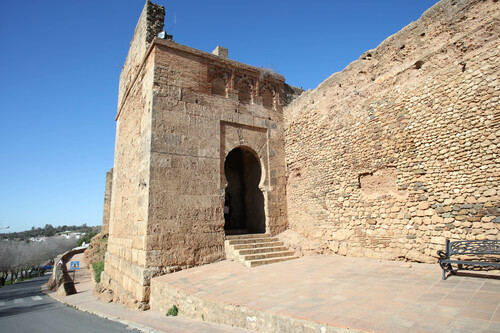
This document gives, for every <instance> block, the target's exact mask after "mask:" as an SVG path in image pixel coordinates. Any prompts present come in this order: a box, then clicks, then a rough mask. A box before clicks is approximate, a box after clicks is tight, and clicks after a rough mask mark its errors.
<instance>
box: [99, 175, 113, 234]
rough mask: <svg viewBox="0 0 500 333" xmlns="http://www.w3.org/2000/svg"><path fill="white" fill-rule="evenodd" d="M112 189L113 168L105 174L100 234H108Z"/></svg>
mask: <svg viewBox="0 0 500 333" xmlns="http://www.w3.org/2000/svg"><path fill="white" fill-rule="evenodd" d="M112 188H113V168H111V170H109V171H108V172H106V184H105V187H104V205H103V210H102V227H101V234H103V235H106V234H108V233H109V217H110V216H109V215H110V211H111V191H112Z"/></svg>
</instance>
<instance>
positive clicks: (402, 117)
mask: <svg viewBox="0 0 500 333" xmlns="http://www.w3.org/2000/svg"><path fill="white" fill-rule="evenodd" d="M498 6H499V4H498V3H497V2H495V1H460V2H457V1H451V0H444V1H441V2H439V3H437V4H436V5H435V6H434V7H432V8H431V9H429V10H428V11H426V12H425V13H424V14H423V15H422V17H421V18H420V19H419V20H418V21H417V22H414V23H411V24H410V25H409V26H407V27H405V28H404V29H403V30H402V31H400V32H398V33H397V34H395V35H393V36H391V37H389V38H388V39H387V40H385V41H384V42H383V43H381V44H380V45H379V46H378V47H377V48H376V49H374V50H369V51H367V52H366V53H365V55H364V56H362V57H361V58H360V59H359V60H357V61H354V62H353V63H351V64H350V65H349V66H348V67H347V68H345V69H344V70H343V71H342V72H339V73H335V74H333V75H332V76H331V77H329V78H328V79H327V80H326V81H324V82H323V83H321V84H320V85H319V86H318V87H317V88H316V89H314V90H312V91H307V92H305V93H304V94H302V95H301V96H300V97H299V98H297V99H296V100H295V101H294V102H292V103H291V104H290V105H289V106H287V107H286V108H285V111H284V118H285V149H286V161H287V166H288V170H290V175H289V178H288V181H287V201H288V204H287V207H288V218H289V226H290V228H292V229H293V230H294V231H296V232H297V233H299V234H301V235H303V236H304V237H306V238H307V239H308V240H310V241H314V242H315V244H316V252H317V253H330V252H335V253H341V249H340V247H339V246H338V245H337V243H338V242H340V241H341V242H342V243H343V244H346V245H344V247H343V249H342V254H347V255H352V256H369V257H379V258H387V257H392V258H397V257H400V258H401V257H404V258H406V259H407V260H418V259H415V258H417V257H418V256H417V255H415V253H420V254H422V255H427V256H432V257H435V256H436V250H438V249H443V247H444V240H445V239H446V238H451V239H454V240H459V239H480V238H482V237H484V238H487V237H498V229H493V228H490V225H489V222H490V221H491V220H482V219H483V218H488V217H492V218H493V219H492V220H493V221H497V222H494V223H498V216H499V214H500V211H499V200H498V196H497V193H498V184H499V180H500V178H499V175H500V163H499V162H498V145H499V144H500V140H499V135H498V134H499V130H498V126H499V122H498V119H499V115H498V107H499V106H498V102H499V98H498V95H499V93H500V85H499V84H498V72H499V68H498V63H499V53H500V48H499V41H500V38H499V37H500V36H499V33H498V29H496V26H498V15H497V14H496V13H498ZM368 55H369V56H368ZM417 64H418V66H417ZM494 161H496V162H494ZM295 170H297V171H295ZM387 170H391V174H390V178H388V177H386V178H383V177H380V176H379V177H377V175H380V174H381V173H383V172H385V173H387ZM366 180H371V182H367V181H366ZM389 180H390V181H389ZM366 187H367V188H366ZM374 188H375V189H377V188H378V189H379V190H378V191H373V190H372V189H374ZM372 192H373V193H374V194H373V195H372ZM345 193H349V196H344V194H345ZM340 198H341V199H340ZM395 207H397V208H395ZM398 209H399V210H398ZM399 211H400V212H401V213H402V216H401V217H400V216H399V215H398V213H396V212H399ZM495 218H496V220H495ZM358 221H362V222H364V223H363V224H362V226H361V227H360V224H358ZM372 221H376V222H377V223H376V224H375V223H372ZM469 221H471V222H469ZM474 222H477V224H474V225H473V224H472V223H474ZM313 230H314V231H315V232H316V231H318V230H319V231H320V232H322V233H323V234H322V235H315V236H314V237H311V235H312V234H313V232H312V231H313ZM493 230H494V231H495V232H496V234H491V235H490V234H489V232H493ZM339 231H347V232H342V233H341V234H342V240H340V239H338V238H337V236H336V235H338V234H340V233H339ZM349 231H350V233H349ZM332 235H333V239H331V240H329V241H328V242H325V241H324V240H326V239H328V238H329V237H331V236H332ZM345 235H349V236H348V238H347V239H346V238H345ZM485 235H486V236H485ZM330 244H331V245H330ZM309 246H310V244H309ZM410 250H411V251H413V252H412V254H411V255H408V253H409V251H410Z"/></svg>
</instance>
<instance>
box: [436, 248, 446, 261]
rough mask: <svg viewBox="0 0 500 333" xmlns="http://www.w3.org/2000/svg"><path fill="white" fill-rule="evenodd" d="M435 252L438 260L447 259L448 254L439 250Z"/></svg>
mask: <svg viewBox="0 0 500 333" xmlns="http://www.w3.org/2000/svg"><path fill="white" fill-rule="evenodd" d="M437 254H438V256H439V260H446V259H448V254H447V253H444V252H443V251H441V250H439V251H437Z"/></svg>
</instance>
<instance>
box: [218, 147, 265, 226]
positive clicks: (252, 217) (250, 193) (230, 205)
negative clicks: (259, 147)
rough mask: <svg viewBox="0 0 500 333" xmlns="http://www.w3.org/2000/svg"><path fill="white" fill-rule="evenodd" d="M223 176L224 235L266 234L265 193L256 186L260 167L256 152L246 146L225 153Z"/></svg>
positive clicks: (259, 178) (259, 179)
mask: <svg viewBox="0 0 500 333" xmlns="http://www.w3.org/2000/svg"><path fill="white" fill-rule="evenodd" d="M224 175H225V177H226V180H227V187H226V189H225V202H224V220H225V223H224V231H225V232H226V234H227V235H230V234H232V235H234V234H246V233H265V232H266V214H265V211H264V195H263V194H262V191H261V190H260V188H259V184H260V182H261V178H262V167H261V164H260V161H259V159H258V157H257V154H256V153H255V152H254V151H252V150H251V149H249V148H247V147H237V148H234V149H233V150H231V151H230V152H229V153H228V154H227V156H226V160H225V162H224Z"/></svg>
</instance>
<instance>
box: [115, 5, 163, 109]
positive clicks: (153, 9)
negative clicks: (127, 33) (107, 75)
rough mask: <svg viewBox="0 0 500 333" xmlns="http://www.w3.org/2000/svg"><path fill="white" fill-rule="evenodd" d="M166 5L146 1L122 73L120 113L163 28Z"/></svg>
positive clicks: (119, 90)
mask: <svg viewBox="0 0 500 333" xmlns="http://www.w3.org/2000/svg"><path fill="white" fill-rule="evenodd" d="M164 19H165V7H163V6H159V5H157V4H154V3H152V2H151V1H150V0H147V1H146V4H145V5H144V8H143V10H142V13H141V15H140V16H139V20H138V21H137V25H136V28H135V31H134V35H133V37H132V41H131V42H130V48H129V51H128V54H127V58H126V59H125V64H124V65H123V69H122V71H121V73H120V86H119V88H118V113H120V110H121V106H122V103H123V102H124V100H125V98H126V95H127V91H128V90H129V89H130V88H131V85H132V84H133V83H134V82H135V79H136V78H135V76H136V75H137V74H138V73H139V71H140V70H141V67H142V66H143V61H144V55H145V54H146V52H147V50H148V48H149V46H150V45H151V43H152V41H153V40H154V38H155V37H156V36H157V35H158V33H159V32H161V31H162V29H163V22H164Z"/></svg>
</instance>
